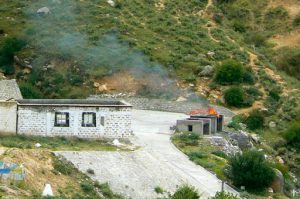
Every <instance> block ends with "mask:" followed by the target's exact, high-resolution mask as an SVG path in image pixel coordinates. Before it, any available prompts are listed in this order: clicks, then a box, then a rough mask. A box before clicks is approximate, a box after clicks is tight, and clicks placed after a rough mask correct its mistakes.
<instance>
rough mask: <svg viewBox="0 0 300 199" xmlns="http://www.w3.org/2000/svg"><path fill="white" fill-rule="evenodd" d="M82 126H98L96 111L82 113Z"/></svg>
mask: <svg viewBox="0 0 300 199" xmlns="http://www.w3.org/2000/svg"><path fill="white" fill-rule="evenodd" d="M82 126H84V127H96V113H91V112H85V113H82Z"/></svg>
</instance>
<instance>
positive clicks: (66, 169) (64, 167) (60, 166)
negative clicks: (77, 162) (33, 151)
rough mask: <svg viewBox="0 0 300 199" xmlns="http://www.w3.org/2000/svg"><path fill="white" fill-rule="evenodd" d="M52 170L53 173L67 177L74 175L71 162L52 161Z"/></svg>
mask: <svg viewBox="0 0 300 199" xmlns="http://www.w3.org/2000/svg"><path fill="white" fill-rule="evenodd" d="M53 168H54V170H55V171H57V172H60V173H62V174H64V175H68V176H70V175H72V174H74V173H76V169H75V167H74V165H73V164H72V163H71V162H69V161H67V160H65V159H62V158H59V159H58V158H56V159H54V161H53Z"/></svg>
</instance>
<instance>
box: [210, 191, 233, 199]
mask: <svg viewBox="0 0 300 199" xmlns="http://www.w3.org/2000/svg"><path fill="white" fill-rule="evenodd" d="M212 199H239V197H238V196H236V195H234V194H232V193H226V192H224V191H218V192H217V193H216V195H215V197H213V198H212Z"/></svg>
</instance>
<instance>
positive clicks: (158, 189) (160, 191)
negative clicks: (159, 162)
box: [154, 186, 164, 194]
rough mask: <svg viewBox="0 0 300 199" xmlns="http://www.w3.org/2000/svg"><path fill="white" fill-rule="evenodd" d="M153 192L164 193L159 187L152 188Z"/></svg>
mask: <svg viewBox="0 0 300 199" xmlns="http://www.w3.org/2000/svg"><path fill="white" fill-rule="evenodd" d="M154 191H155V192H156V193H158V194H163V193H164V190H163V189H162V188H161V187H160V186H156V187H155V188H154Z"/></svg>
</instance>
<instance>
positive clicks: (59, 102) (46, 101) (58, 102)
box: [17, 99, 132, 107]
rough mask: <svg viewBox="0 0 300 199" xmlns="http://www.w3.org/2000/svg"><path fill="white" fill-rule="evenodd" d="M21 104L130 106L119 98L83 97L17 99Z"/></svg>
mask: <svg viewBox="0 0 300 199" xmlns="http://www.w3.org/2000/svg"><path fill="white" fill-rule="evenodd" d="M17 102H18V104H19V105H21V106H87V107H91V106H98V107H100V106H102V107H132V106H131V105H130V104H129V103H127V102H125V101H119V100H84V99H22V100H17Z"/></svg>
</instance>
